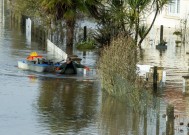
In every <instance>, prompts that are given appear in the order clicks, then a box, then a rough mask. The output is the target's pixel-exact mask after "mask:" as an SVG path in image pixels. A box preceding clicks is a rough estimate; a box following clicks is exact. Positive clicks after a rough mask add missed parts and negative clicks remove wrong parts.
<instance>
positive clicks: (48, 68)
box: [18, 61, 59, 72]
mask: <svg viewBox="0 0 189 135" xmlns="http://www.w3.org/2000/svg"><path fill="white" fill-rule="evenodd" d="M58 66H59V64H56V65H53V64H34V63H33V62H29V61H18V68H20V69H23V70H31V71H35V72H54V71H55V68H56V67H58Z"/></svg>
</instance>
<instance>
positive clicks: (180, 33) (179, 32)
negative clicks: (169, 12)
mask: <svg viewBox="0 0 189 135" xmlns="http://www.w3.org/2000/svg"><path fill="white" fill-rule="evenodd" d="M173 35H177V36H182V32H181V31H178V30H177V31H174V32H173Z"/></svg>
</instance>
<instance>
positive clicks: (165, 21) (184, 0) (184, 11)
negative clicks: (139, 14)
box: [147, 0, 189, 28]
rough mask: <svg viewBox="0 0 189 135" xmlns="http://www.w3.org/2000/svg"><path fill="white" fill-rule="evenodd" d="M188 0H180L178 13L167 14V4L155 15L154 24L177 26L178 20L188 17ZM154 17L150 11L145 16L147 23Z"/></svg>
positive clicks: (178, 24)
mask: <svg viewBox="0 0 189 135" xmlns="http://www.w3.org/2000/svg"><path fill="white" fill-rule="evenodd" d="M188 14H189V0H180V14H178V15H174V16H173V15H169V13H168V6H166V7H165V8H164V10H163V11H162V12H161V13H160V14H159V15H158V16H157V18H156V21H155V24H154V25H155V26H160V25H163V26H164V27H171V28H179V27H180V21H181V20H182V19H186V18H187V19H189V15H188ZM153 17H154V13H152V14H151V15H150V16H149V17H148V18H147V24H150V22H152V19H153Z"/></svg>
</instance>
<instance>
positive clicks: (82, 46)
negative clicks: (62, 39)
mask: <svg viewBox="0 0 189 135" xmlns="http://www.w3.org/2000/svg"><path fill="white" fill-rule="evenodd" d="M76 48H77V49H78V50H93V49H95V48H96V46H95V41H94V40H92V39H87V40H86V41H81V42H79V43H77V44H76Z"/></svg>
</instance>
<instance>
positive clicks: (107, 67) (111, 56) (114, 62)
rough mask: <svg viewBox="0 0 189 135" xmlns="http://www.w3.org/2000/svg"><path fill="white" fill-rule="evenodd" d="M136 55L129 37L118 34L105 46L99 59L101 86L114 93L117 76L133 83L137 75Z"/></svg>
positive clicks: (134, 47)
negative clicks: (118, 35)
mask: <svg viewBox="0 0 189 135" xmlns="http://www.w3.org/2000/svg"><path fill="white" fill-rule="evenodd" d="M136 55H137V54H136V45H135V44H134V42H133V40H132V39H131V38H124V37H122V36H120V37H118V38H117V39H114V40H113V41H112V42H111V45H110V46H108V47H105V48H104V50H103V51H102V56H101V58H100V61H99V72H100V76H101V80H102V84H103V88H105V89H107V90H108V92H110V93H112V92H113V93H114V92H115V89H114V87H115V85H116V84H115V82H116V78H118V77H120V78H122V79H125V80H127V81H128V82H129V83H134V82H135V80H136V76H137V73H136V70H137V67H136V63H137V60H136Z"/></svg>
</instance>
